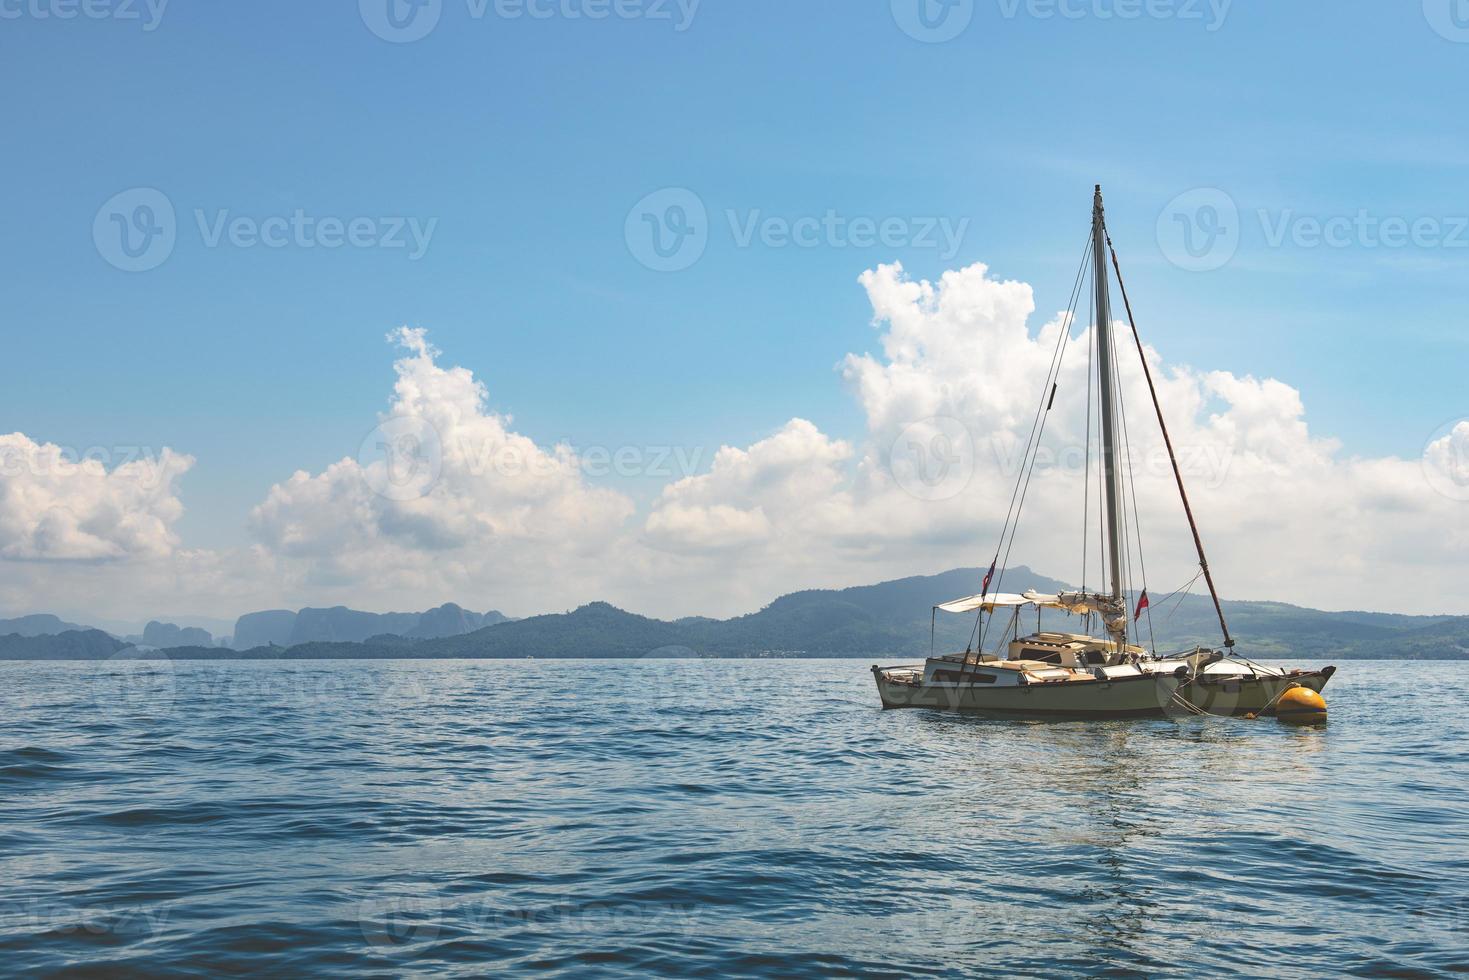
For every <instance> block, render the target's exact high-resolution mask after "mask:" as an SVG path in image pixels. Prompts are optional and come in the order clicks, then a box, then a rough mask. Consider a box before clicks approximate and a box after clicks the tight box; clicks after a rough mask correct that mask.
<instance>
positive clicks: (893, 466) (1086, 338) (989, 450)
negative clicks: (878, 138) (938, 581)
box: [646, 264, 1469, 611]
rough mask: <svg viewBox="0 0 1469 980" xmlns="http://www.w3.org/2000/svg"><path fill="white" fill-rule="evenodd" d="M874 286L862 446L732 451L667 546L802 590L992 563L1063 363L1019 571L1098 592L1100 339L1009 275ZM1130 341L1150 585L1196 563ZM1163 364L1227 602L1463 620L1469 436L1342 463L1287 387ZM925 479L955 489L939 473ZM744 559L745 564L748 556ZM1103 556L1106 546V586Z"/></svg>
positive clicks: (683, 510) (673, 500) (1124, 350)
mask: <svg viewBox="0 0 1469 980" xmlns="http://www.w3.org/2000/svg"><path fill="white" fill-rule="evenodd" d="M860 281H861V284H862V286H863V287H864V288H865V289H866V291H867V294H868V298H869V300H870V301H871V303H872V308H873V312H874V323H875V324H876V325H877V326H878V327H879V328H880V329H881V331H882V332H881V334H880V338H879V339H880V344H881V354H880V355H873V354H863V355H850V356H848V357H847V358H846V360H845V362H844V363H843V368H842V370H843V375H844V377H845V378H846V379H847V381H848V382H849V384H850V385H851V386H852V389H853V391H854V393H855V394H856V397H857V399H858V402H859V404H860V406H861V408H862V411H863V414H864V417H865V420H866V424H867V438H866V440H865V441H864V442H863V444H862V445H861V446H860V447H849V446H847V445H846V444H844V443H837V442H835V441H833V440H831V439H829V438H828V437H827V436H825V435H823V434H822V433H821V432H819V431H818V430H817V429H816V428H815V427H814V426H812V425H811V424H810V423H808V422H804V421H802V420H799V419H797V420H792V422H791V423H789V424H788V425H787V427H786V428H785V429H784V430H782V432H780V433H778V434H777V435H776V436H773V437H772V438H770V439H767V440H764V441H761V442H759V443H756V444H755V445H753V446H751V447H749V449H747V450H738V449H730V448H726V449H724V450H721V451H720V453H719V456H718V457H717V458H716V461H715V465H714V467H713V469H712V470H711V472H710V473H708V474H707V475H702V476H698V477H694V478H692V479H688V480H684V481H681V482H680V483H678V484H674V485H672V486H670V487H669V488H668V489H667V490H666V491H665V492H664V494H663V496H662V498H661V499H660V500H659V501H658V502H657V504H656V505H655V507H654V509H653V511H652V513H651V514H650V516H649V517H648V519H647V521H646V529H647V533H648V535H649V537H650V538H651V539H652V540H653V541H655V542H656V543H657V544H659V546H661V547H664V548H669V549H674V548H678V547H680V546H682V547H684V548H693V549H697V548H714V547H717V548H722V549H723V550H724V551H725V554H724V555H723V556H722V562H723V570H724V572H725V574H726V576H727V577H728V578H731V579H734V578H738V577H739V576H740V575H742V574H745V575H751V576H756V577H758V579H759V580H760V581H762V582H772V581H777V582H781V583H782V584H788V580H787V577H786V574H785V573H786V572H787V571H789V570H799V572H800V573H801V574H806V575H809V576H811V577H812V578H813V579H815V580H818V581H821V582H826V583H833V584H835V583H841V582H848V583H855V582H860V581H865V580H870V579H871V578H872V577H873V576H874V575H881V574H900V573H905V572H917V571H932V570H936V569H939V568H942V567H946V566H948V565H951V564H955V563H961V562H962V563H967V564H973V565H984V564H987V563H988V560H989V558H990V556H991V555H992V553H993V551H994V549H995V546H996V544H997V540H998V537H999V531H1000V528H1001V525H1002V523H1003V520H1004V517H1005V513H1006V509H1007V505H1008V503H1009V500H1010V497H1011V492H1012V489H1013V488H1014V486H1015V481H1016V477H1017V475H1018V473H1019V472H1020V470H1021V469H1022V468H1023V467H1022V461H1023V459H1024V454H1025V446H1026V443H1027V440H1028V438H1029V433H1030V428H1031V425H1032V421H1033V419H1034V416H1035V413H1036V411H1037V409H1038V408H1039V407H1040V405H1041V403H1042V402H1044V401H1045V400H1046V399H1047V398H1048V397H1049V390H1048V388H1047V385H1046V379H1047V378H1048V377H1049V376H1050V366H1051V364H1052V360H1053V357H1055V356H1056V355H1057V352H1058V351H1059V354H1060V368H1059V371H1058V373H1057V375H1056V377H1057V388H1056V392H1055V401H1054V404H1053V407H1052V410H1051V412H1050V413H1049V414H1048V415H1047V417H1046V427H1045V436H1044V439H1043V440H1042V442H1041V444H1040V456H1039V461H1038V465H1037V467H1036V470H1035V476H1034V478H1033V480H1032V482H1031V484H1030V486H1029V488H1028V490H1027V493H1026V497H1025V511H1024V515H1023V516H1024V519H1023V521H1022V524H1021V531H1020V533H1019V534H1018V536H1017V539H1016V544H1015V546H1014V551H1013V552H1012V553H1011V559H1012V561H1014V562H1016V563H1028V564H1030V565H1031V566H1032V567H1035V568H1037V569H1039V570H1041V571H1044V572H1047V573H1049V574H1051V575H1054V576H1057V577H1061V578H1065V579H1069V580H1071V581H1077V580H1079V579H1080V578H1081V577H1082V574H1083V569H1082V568H1081V556H1080V552H1081V547H1082V535H1083V529H1084V526H1087V525H1089V527H1090V533H1091V534H1092V535H1095V534H1096V527H1097V523H1096V521H1097V517H1096V513H1095V508H1096V507H1097V493H1096V492H1095V491H1093V492H1092V493H1091V495H1090V504H1089V508H1090V510H1089V513H1090V514H1091V516H1090V518H1089V519H1088V520H1087V521H1086V522H1085V524H1084V520H1083V514H1084V511H1083V507H1084V496H1083V494H1084V489H1085V487H1086V483H1087V480H1086V476H1087V472H1088V471H1087V457H1088V453H1087V448H1086V447H1087V445H1088V441H1087V428H1088V414H1087V403H1088V400H1089V397H1090V396H1089V389H1088V380H1087V378H1088V374H1089V371H1090V355H1091V347H1092V344H1093V340H1094V336H1093V331H1092V330H1091V329H1090V328H1089V327H1088V326H1086V325H1084V324H1083V325H1078V324H1073V323H1071V322H1070V321H1069V320H1068V319H1067V318H1065V317H1063V316H1057V317H1053V318H1051V319H1049V320H1048V321H1046V322H1045V323H1044V324H1043V325H1041V326H1040V327H1039V329H1037V330H1034V331H1032V329H1031V327H1030V326H1029V321H1030V318H1031V316H1032V314H1033V313H1034V300H1033V297H1032V293H1031V290H1030V288H1029V287H1028V286H1026V285H1025V284H1023V283H1017V282H1011V281H1000V280H996V279H994V278H992V277H991V276H990V275H989V271H988V269H987V268H986V267H985V266H984V265H982V264H976V265H973V266H970V267H968V268H965V269H960V270H956V271H951V272H948V273H945V274H944V275H943V276H942V277H941V278H940V280H939V281H938V282H937V283H931V282H927V281H914V280H913V279H911V278H910V277H908V276H907V275H906V274H905V273H904V271H903V269H902V267H901V266H900V265H897V264H894V265H884V266H880V267H878V268H877V269H874V270H871V271H869V272H866V273H864V274H863V275H862V277H861V280H860ZM1116 342H1117V344H1118V355H1119V357H1118V360H1119V369H1118V370H1119V374H1120V381H1121V390H1122V394H1123V399H1124V403H1125V406H1126V412H1125V420H1126V436H1127V439H1128V443H1129V449H1130V453H1129V455H1130V458H1131V460H1132V466H1131V472H1132V477H1133V481H1132V491H1131V492H1130V493H1129V496H1131V493H1132V492H1135V494H1136V501H1137V513H1138V514H1139V515H1140V516H1139V524H1140V528H1141V536H1142V544H1143V548H1144V556H1145V558H1146V563H1147V572H1148V574H1149V576H1150V581H1151V584H1152V585H1153V586H1154V588H1155V589H1157V588H1159V587H1164V588H1172V587H1176V586H1178V585H1181V584H1183V583H1184V582H1185V581H1187V580H1188V579H1189V578H1190V577H1192V575H1193V573H1194V571H1195V570H1196V564H1197V560H1196V558H1195V556H1194V552H1193V548H1192V542H1191V540H1190V539H1189V537H1188V534H1187V525H1186V523H1185V520H1184V516H1183V512H1182V507H1181V504H1180V502H1179V500H1178V494H1177V490H1176V489H1175V486H1174V482H1173V476H1172V472H1171V469H1170V468H1169V466H1168V462H1167V456H1166V453H1165V450H1164V447H1163V443H1162V438H1161V433H1160V431H1159V429H1158V426H1157V422H1156V419H1155V416H1154V414H1153V409H1152V404H1151V400H1150V398H1149V395H1148V392H1147V388H1146V382H1145V379H1144V376H1143V372H1142V369H1141V365H1140V363H1139V361H1138V358H1137V352H1136V348H1135V347H1134V346H1132V341H1131V336H1130V333H1129V332H1128V331H1127V328H1126V326H1125V325H1122V324H1119V326H1118V334H1117V341H1116ZM1145 353H1146V356H1147V358H1148V361H1149V364H1150V367H1151V369H1152V372H1153V374H1154V378H1155V380H1156V382H1157V383H1158V387H1159V392H1160V398H1161V400H1162V402H1163V405H1164V411H1165V414H1166V417H1167V419H1168V422H1169V425H1170V430H1171V432H1172V435H1173V438H1174V442H1175V446H1176V449H1177V451H1178V453H1179V457H1180V460H1181V463H1182V466H1183V469H1184V472H1185V478H1186V480H1187V482H1188V484H1189V489H1190V494H1191V497H1192V498H1193V501H1194V505H1195V511H1196V513H1197V516H1198V517H1199V520H1200V522H1201V524H1202V525H1203V531H1204V535H1205V539H1206V542H1208V543H1209V545H1210V547H1211V556H1210V557H1211V562H1212V563H1213V565H1214V566H1215V571H1216V577H1217V578H1218V579H1219V580H1220V581H1221V582H1222V583H1223V584H1222V587H1223V589H1224V591H1225V593H1226V595H1229V596H1234V597H1239V598H1276V599H1286V600H1290V601H1297V602H1303V603H1311V604H1317V605H1321V606H1323V607H1326V608H1344V607H1370V608H1398V609H1413V610H1418V611H1435V610H1437V611H1442V610H1445V609H1450V610H1451V609H1454V608H1460V607H1462V602H1461V601H1459V600H1458V599H1457V598H1456V593H1455V590H1454V589H1452V588H1451V587H1449V586H1448V585H1447V584H1446V583H1448V582H1449V581H1452V580H1453V578H1454V577H1455V576H1456V575H1457V574H1458V572H1459V571H1461V570H1462V568H1461V566H1462V554H1463V550H1464V547H1465V546H1466V545H1469V522H1466V520H1465V516H1466V515H1465V511H1464V509H1463V508H1464V504H1463V503H1462V502H1461V500H1462V498H1463V497H1469V491H1466V492H1465V493H1464V494H1462V495H1461V499H1460V500H1456V499H1454V495H1453V494H1452V492H1435V490H1434V488H1433V487H1432V486H1431V484H1432V482H1433V481H1431V480H1426V479H1425V478H1424V467H1425V466H1427V467H1429V468H1430V470H1431V472H1435V473H1442V474H1444V475H1445V480H1451V479H1452V477H1453V475H1454V474H1456V473H1458V474H1460V477H1461V479H1460V480H1459V482H1458V483H1457V484H1451V485H1450V484H1445V485H1449V486H1450V489H1452V486H1461V487H1462V486H1465V485H1466V484H1469V478H1463V477H1462V474H1463V473H1464V472H1469V466H1466V465H1465V464H1464V463H1463V460H1465V459H1469V423H1466V424H1463V425H1461V426H1460V427H1459V428H1456V429H1454V430H1453V431H1451V432H1450V433H1449V434H1448V435H1446V436H1444V437H1443V438H1442V439H1440V440H1438V441H1437V442H1435V443H1433V444H1432V445H1431V446H1430V447H1429V452H1428V456H1427V458H1426V460H1424V461H1422V463H1421V465H1420V461H1416V460H1403V459H1397V458H1381V459H1363V458H1357V457H1349V456H1344V455H1343V454H1342V453H1341V448H1340V445H1339V443H1338V442H1337V441H1336V440H1333V439H1328V438H1321V437H1318V436H1316V435H1314V434H1313V433H1312V432H1311V431H1310V429H1309V427H1308V425H1307V423H1306V419H1305V407H1304V405H1303V403H1302V400H1301V397H1300V394H1299V392H1298V391H1296V390H1295V389H1294V388H1292V387H1290V386H1289V385H1287V384H1285V383H1283V382H1281V381H1278V380H1275V379H1269V378H1266V379H1259V378H1255V377H1250V376H1238V375H1234V374H1230V373H1228V372H1223V371H1202V372H1201V371H1196V370H1194V369H1191V368H1189V367H1187V366H1181V365H1166V364H1164V363H1163V361H1162V358H1161V357H1160V355H1159V354H1158V352H1157V351H1156V350H1153V349H1151V348H1147V349H1146V351H1145ZM1092 424H1093V425H1095V422H1093V423H1092ZM797 447H799V448H797ZM836 447H840V449H839V451H838V450H837V449H836ZM1092 452H1093V454H1094V453H1095V450H1094V449H1093V450H1092ZM1094 458H1095V457H1094V455H1093V460H1094ZM940 464H941V467H940ZM1092 467H1093V468H1092V469H1091V470H1090V474H1091V479H1092V481H1095V479H1096V469H1095V468H1094V467H1095V462H1093V463H1092ZM915 471H918V472H916V473H915ZM925 471H926V472H927V473H928V474H931V475H935V476H937V477H938V479H937V481H929V482H924V481H923V480H920V479H919V477H922V476H925ZM739 546H744V549H745V552H746V553H747V555H748V557H747V559H742V556H741V555H740V554H733V555H732V554H731V553H730V551H731V549H735V548H737V547H739ZM1097 559H1098V554H1097V549H1096V548H1095V547H1092V549H1091V562H1090V564H1091V569H1090V570H1088V571H1087V574H1088V575H1090V576H1091V578H1090V581H1091V582H1092V583H1098V582H1099V581H1100V577H1101V576H1100V568H1099V567H1098V564H1097ZM1134 560H1136V559H1134ZM1140 575H1141V571H1140V569H1138V568H1135V569H1134V576H1135V581H1136V580H1137V579H1138V577H1140ZM805 584H815V582H814V581H808V582H806V583H805ZM1020 584H1022V585H1023V583H1020Z"/></svg>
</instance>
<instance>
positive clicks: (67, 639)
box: [0, 629, 128, 660]
mask: <svg viewBox="0 0 1469 980" xmlns="http://www.w3.org/2000/svg"><path fill="white" fill-rule="evenodd" d="M127 647H128V645H127V644H126V643H124V642H123V641H121V640H119V639H117V638H116V637H115V636H109V635H108V634H106V633H104V632H102V631H101V630H86V629H84V630H67V631H65V632H62V633H57V634H54V635H53V634H45V635H36V636H21V635H19V634H15V633H12V634H10V635H8V636H0V660H106V659H107V658H108V657H110V656H112V655H113V654H115V653H117V652H118V651H119V650H125V649H127Z"/></svg>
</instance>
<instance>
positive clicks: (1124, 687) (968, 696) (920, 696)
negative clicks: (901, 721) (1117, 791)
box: [872, 667, 1182, 718]
mask: <svg viewBox="0 0 1469 980" xmlns="http://www.w3.org/2000/svg"><path fill="white" fill-rule="evenodd" d="M872 676H873V677H874V679H876V681H877V692H878V695H879V696H880V697H881V698H882V706H883V707H884V708H936V709H940V710H946V711H971V712H978V713H982V714H995V715H1014V716H1024V717H1050V718H1147V717H1162V716H1163V715H1164V714H1166V713H1167V709H1168V706H1169V705H1170V704H1171V703H1172V699H1173V692H1174V691H1176V690H1177V689H1178V687H1179V685H1180V684H1181V683H1182V680H1181V679H1180V678H1178V677H1175V676H1173V675H1172V674H1168V675H1161V676H1150V677H1137V678H1129V679H1127V680H1121V681H1111V682H1102V681H1093V682H1074V681H1073V682H1067V683H1058V684H1026V685H1004V686H999V685H994V686H991V685H978V684H963V685H961V684H925V683H923V682H922V681H921V680H920V681H917V682H910V681H905V680H895V679H894V678H893V677H891V676H890V675H888V674H887V673H885V672H884V671H883V669H882V668H880V667H873V668H872Z"/></svg>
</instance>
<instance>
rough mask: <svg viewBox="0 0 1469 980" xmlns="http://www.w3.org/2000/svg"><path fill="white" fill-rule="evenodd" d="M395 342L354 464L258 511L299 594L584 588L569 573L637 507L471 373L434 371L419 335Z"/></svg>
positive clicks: (280, 495) (273, 496)
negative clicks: (374, 419) (504, 412)
mask: <svg viewBox="0 0 1469 980" xmlns="http://www.w3.org/2000/svg"><path fill="white" fill-rule="evenodd" d="M389 339H390V340H391V341H393V342H394V343H396V344H397V345H399V346H400V347H401V348H402V349H403V351H404V352H405V353H404V355H403V356H402V357H400V358H399V359H398V360H397V361H396V363H395V364H394V370H395V372H396V374H397V380H396V382H395V384H394V386H393V397H392V401H391V404H390V406H389V408H388V409H387V411H386V412H384V413H383V415H382V416H381V418H380V420H379V422H380V424H379V426H378V428H377V429H375V430H374V431H373V432H372V433H370V434H369V435H368V437H367V438H366V439H365V440H364V442H363V445H362V449H361V451H360V452H359V453H358V455H357V456H356V457H355V458H354V457H347V458H344V459H341V460H339V461H337V462H335V463H332V464H331V465H330V466H328V467H326V468H325V469H324V470H323V471H322V472H320V473H317V474H311V473H308V472H304V471H302V472H297V473H295V474H294V475H293V476H291V477H290V478H289V479H288V480H286V481H284V482H282V483H279V484H276V485H275V486H274V487H272V488H271V489H270V491H269V493H268V494H267V496H266V499H265V500H264V501H263V502H262V503H261V504H260V505H258V506H257V507H256V508H255V509H254V510H253V511H252V512H251V514H250V528H251V530H252V532H253V533H254V535H255V536H256V537H257V538H258V540H259V541H260V542H261V544H262V545H263V546H264V547H265V548H266V549H268V550H269V551H270V552H271V553H272V554H273V555H274V556H276V557H277V558H278V559H279V571H280V574H281V575H282V576H283V577H284V578H285V579H286V581H287V582H288V583H290V584H291V585H292V586H293V587H294V588H296V589H297V590H298V591H299V592H300V593H301V594H307V593H310V592H311V591H312V590H313V589H315V590H317V591H318V592H322V591H325V592H328V593H333V592H339V593H340V595H341V596H342V598H343V599H347V598H357V600H358V601H361V600H360V597H361V595H362V594H363V593H364V592H366V593H370V594H373V595H391V594H393V593H394V592H398V591H401V590H407V591H409V592H411V593H412V594H414V595H427V594H428V593H429V592H430V590H434V589H438V590H440V594H447V593H450V592H453V593H455V594H463V593H464V590H465V589H467V588H470V587H472V588H474V589H475V590H476V591H477V592H479V593H481V594H488V595H494V593H495V592H496V590H497V589H498V590H501V591H503V590H505V589H510V588H513V589H515V590H516V591H520V590H522V589H524V588H526V587H527V586H531V585H535V584H538V583H540V584H545V583H549V582H551V581H553V580H555V579H557V577H558V576H562V575H569V576H570V577H572V578H574V579H578V580H579V584H590V583H589V582H585V581H584V579H583V577H582V576H579V575H577V574H575V572H574V571H573V570H571V569H568V568H567V566H568V564H577V563H578V562H579V561H584V560H586V559H588V558H589V556H593V555H601V554H603V553H604V552H606V551H607V550H608V549H609V548H610V547H611V545H612V542H613V541H614V540H615V539H616V538H617V537H618V535H619V534H620V531H621V528H622V525H623V524H624V523H625V522H626V520H627V519H628V518H629V517H630V516H631V514H632V510H633V506H632V503H631V502H630V501H629V500H628V499H627V498H626V497H625V496H623V495H622V494H620V493H617V492H615V491H612V490H608V489H604V488H598V487H594V486H591V485H589V484H588V483H587V481H586V480H585V479H584V476H583V474H582V471H581V467H580V465H579V463H578V460H577V458H576V456H575V454H574V453H573V452H572V450H571V449H570V448H568V447H566V446H552V447H542V446H539V445H537V444H536V443H535V442H534V441H533V440H531V439H530V438H528V437H526V436H524V435H521V434H519V433H516V432H514V431H513V430H512V429H511V428H510V424H511V422H510V419H508V418H506V417H503V416H500V415H497V414H495V413H494V412H491V411H490V410H489V409H488V393H487V391H486V389H485V386H484V385H483V384H482V383H481V382H480V381H478V380H477V379H476V378H475V377H474V374H473V372H471V371H469V370H468V369H466V368H462V367H448V368H446V367H442V366H440V365H439V363H438V357H439V351H438V350H436V349H435V348H434V347H433V346H432V345H430V344H429V343H428V341H427V338H426V336H425V333H424V331H423V330H421V329H412V328H408V327H404V328H401V329H399V330H397V331H394V332H393V333H392V334H391V335H389ZM587 564H590V562H587ZM586 571H588V570H583V575H584V574H585V572H586ZM354 590H356V591H354ZM556 591H557V593H558V594H559V593H560V592H561V591H562V590H561V589H559V588H558V589H557V590H556Z"/></svg>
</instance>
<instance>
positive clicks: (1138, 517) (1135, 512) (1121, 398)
mask: <svg viewBox="0 0 1469 980" xmlns="http://www.w3.org/2000/svg"><path fill="white" fill-rule="evenodd" d="M1112 363H1113V364H1114V365H1115V368H1114V373H1115V374H1116V375H1117V404H1118V407H1119V409H1120V411H1119V412H1118V416H1119V417H1120V418H1121V419H1122V445H1123V447H1124V451H1125V452H1126V459H1127V488H1128V493H1129V494H1130V495H1131V497H1132V533H1133V536H1134V537H1135V539H1136V540H1137V567H1138V572H1139V574H1141V575H1142V580H1143V588H1142V593H1143V594H1145V593H1146V592H1147V591H1148V563H1147V560H1146V558H1145V556H1144V555H1143V526H1142V520H1143V519H1142V512H1141V511H1140V510H1139V509H1138V506H1137V475H1136V472H1135V471H1134V470H1133V467H1132V438H1131V436H1130V435H1129V433H1128V431H1127V398H1126V396H1125V395H1124V394H1123V389H1122V367H1121V359H1120V358H1113V361H1112ZM1131 554H1132V547H1131V544H1129V545H1128V557H1129V560H1130V559H1131ZM1130 568H1131V565H1130V563H1129V569H1130ZM1141 595H1142V594H1139V595H1138V598H1137V599H1135V600H1134V601H1139V602H1140V601H1141ZM1146 611H1147V613H1148V644H1149V646H1151V647H1152V649H1153V654H1154V656H1156V655H1157V653H1158V639H1157V636H1156V635H1155V634H1154V632H1153V606H1152V603H1151V602H1150V603H1148V608H1147V610H1146ZM1133 621H1134V622H1136V618H1135V617H1134V618H1133ZM1138 639H1139V640H1141V639H1142V634H1141V631H1139V632H1138Z"/></svg>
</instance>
